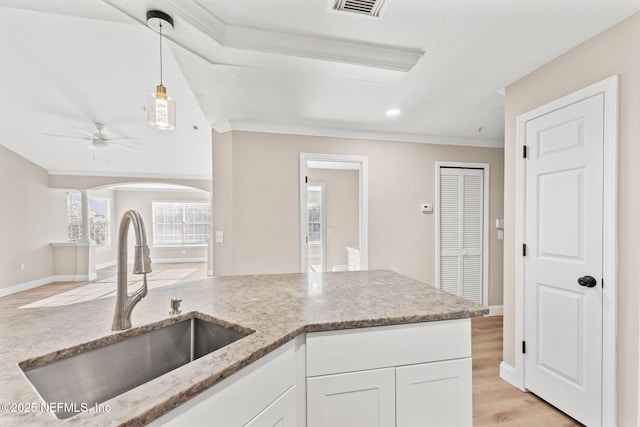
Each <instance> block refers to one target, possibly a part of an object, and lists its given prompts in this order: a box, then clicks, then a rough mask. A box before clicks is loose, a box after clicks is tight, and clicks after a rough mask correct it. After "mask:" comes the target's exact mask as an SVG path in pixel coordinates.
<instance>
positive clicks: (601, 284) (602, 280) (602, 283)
mask: <svg viewBox="0 0 640 427" xmlns="http://www.w3.org/2000/svg"><path fill="white" fill-rule="evenodd" d="M600 286H602V289H604V278H602V279H600Z"/></svg>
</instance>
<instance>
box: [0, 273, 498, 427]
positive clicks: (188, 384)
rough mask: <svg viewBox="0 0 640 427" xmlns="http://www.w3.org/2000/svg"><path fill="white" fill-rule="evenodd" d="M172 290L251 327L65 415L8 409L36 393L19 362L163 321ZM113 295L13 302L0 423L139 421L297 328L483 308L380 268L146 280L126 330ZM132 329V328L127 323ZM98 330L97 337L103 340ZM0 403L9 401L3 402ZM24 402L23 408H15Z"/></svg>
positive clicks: (446, 315) (3, 331)
mask: <svg viewBox="0 0 640 427" xmlns="http://www.w3.org/2000/svg"><path fill="white" fill-rule="evenodd" d="M172 297H177V298H180V299H182V300H183V301H182V311H183V313H185V314H188V313H190V312H193V311H196V312H200V313H203V314H204V315H206V316H212V317H215V318H217V319H221V320H222V321H225V322H230V323H234V324H238V325H241V326H243V327H245V328H249V329H252V330H254V331H255V332H254V333H252V334H251V335H249V336H247V337H244V338H242V339H240V340H238V341H236V342H234V343H232V344H230V345H228V346H226V347H223V348H222V349H220V350H218V351H215V352H213V353H210V354H208V355H206V356H204V357H202V358H200V359H197V360H195V361H194V362H192V363H189V364H187V365H184V366H182V367H180V368H178V369H175V370H174V371H171V372H169V373H167V374H165V375H163V376H161V377H159V378H156V379H154V380H152V381H150V382H148V383H146V384H143V385H141V386H139V387H137V388H135V389H133V390H130V391H128V392H126V393H124V394H121V395H120V396H117V397H115V398H113V399H110V400H108V401H107V402H105V404H108V406H109V407H110V412H96V411H95V410H94V409H89V410H88V411H87V412H82V413H79V414H78V415H75V416H73V417H71V418H68V419H66V420H57V419H55V418H54V417H53V415H52V414H50V413H47V412H44V411H40V410H36V411H35V412H31V413H29V412H24V411H17V412H11V410H12V409H17V405H19V404H22V405H32V404H35V405H37V406H38V407H39V405H40V399H39V398H38V396H37V395H36V393H35V391H34V390H33V388H32V387H31V384H30V383H29V382H28V381H27V379H26V378H25V377H24V376H23V374H22V372H21V370H20V368H19V367H18V363H19V362H23V361H25V360H28V359H32V358H36V357H39V356H43V355H47V354H49V353H52V352H56V351H58V350H64V349H68V348H72V347H75V346H78V345H79V344H83V343H88V342H92V341H95V340H100V341H99V342H101V341H113V340H114V339H117V338H118V336H114V335H118V334H129V335H131V334H132V333H135V332H137V331H138V328H140V327H142V326H145V325H148V324H150V323H154V322H162V321H166V322H170V321H171V319H169V315H168V310H169V300H170V299H171V298H172ZM114 305H115V303H114V298H103V299H98V300H94V301H89V302H83V303H78V304H72V305H67V306H62V307H48V308H40V309H31V310H24V313H23V312H21V310H17V313H16V315H14V316H9V317H8V318H5V319H4V320H3V321H2V322H0V336H1V337H2V339H1V340H0V366H1V372H2V386H1V387H0V404H2V408H1V409H2V411H0V425H2V426H14V425H16V426H17V425H20V426H25V425H47V426H49V425H53V426H87V425H96V426H98V425H99V426H116V425H126V426H139V425H144V424H146V423H147V422H149V421H151V420H153V419H155V418H157V417H159V416H160V415H162V414H164V413H166V412H167V411H169V410H170V409H171V408H174V407H175V406H177V405H179V404H180V403H182V402H184V401H186V400H188V399H189V398H190V397H193V396H194V395H196V394H197V393H199V392H201V391H202V390H205V389H207V388H209V387H211V386H212V385H213V384H215V383H217V382H219V381H221V380H222V379H224V378H226V377H228V376H230V375H232V374H233V373H235V372H237V371H238V370H240V369H242V367H244V366H246V365H248V364H249V363H251V362H253V361H255V360H257V359H259V358H260V357H262V356H264V355H265V354H267V353H269V352H270V351H272V350H274V349H275V348H277V347H278V346H280V345H282V344H284V343H286V342H288V341H289V340H291V339H293V338H294V337H295V336H297V335H298V334H300V333H303V332H315V331H326V330H335V329H349V328H361V327H368V326H383V325H395V324H402V323H414V322H429V321H436V320H448V319H460V318H468V317H473V316H480V315H483V314H487V313H488V309H487V308H486V307H483V306H480V305H478V304H475V303H473V302H471V301H468V300H465V299H462V298H458V297H456V296H453V295H450V294H448V293H445V292H442V291H440V290H438V289H435V288H433V287H432V286H429V285H427V284H424V283H421V282H418V281H415V280H412V279H409V278H407V277H405V276H402V275H400V274H397V273H394V272H392V271H387V270H373V271H354V272H335V273H319V274H313V273H312V274H308V275H307V274H272V275H260V276H229V277H214V278H209V279H204V280H197V281H193V282H185V283H178V284H175V285H171V286H167V287H161V288H155V289H150V290H149V293H148V295H147V297H146V298H144V299H143V300H142V301H141V302H140V303H139V304H138V305H137V306H136V307H135V309H134V310H133V315H132V324H133V329H132V330H129V331H123V332H112V331H111V322H112V320H113V311H114ZM132 331H133V332H132ZM103 338H104V340H103ZM7 403H9V404H16V405H13V408H9V410H7V405H6V404H7ZM22 409H23V410H24V408H22Z"/></svg>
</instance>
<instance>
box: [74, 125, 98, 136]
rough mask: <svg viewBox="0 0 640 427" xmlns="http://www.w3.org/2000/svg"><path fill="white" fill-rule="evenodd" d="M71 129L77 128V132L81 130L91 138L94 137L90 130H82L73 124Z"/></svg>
mask: <svg viewBox="0 0 640 427" xmlns="http://www.w3.org/2000/svg"><path fill="white" fill-rule="evenodd" d="M71 129H75V130H77V131H78V132H82V133H84V134H85V135H87V136H90V137H91V138H93V137H94V135H93V134H92V133H91V132H87V131H86V130H84V129H81V128H77V127H75V126H71Z"/></svg>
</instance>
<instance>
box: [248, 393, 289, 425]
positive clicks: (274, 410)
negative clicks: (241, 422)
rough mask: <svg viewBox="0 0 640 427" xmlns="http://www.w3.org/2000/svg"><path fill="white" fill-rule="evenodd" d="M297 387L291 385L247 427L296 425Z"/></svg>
mask: <svg viewBox="0 0 640 427" xmlns="http://www.w3.org/2000/svg"><path fill="white" fill-rule="evenodd" d="M296 407H297V403H296V388H295V386H294V387H291V388H290V389H289V390H287V391H286V392H285V393H284V394H283V395H282V396H280V397H279V398H278V399H277V400H276V401H275V402H273V403H272V404H271V405H269V406H267V407H266V408H265V409H264V410H263V411H262V412H260V413H259V414H258V415H256V417H255V418H254V419H252V420H251V421H249V422H248V423H247V424H246V425H245V427H296V425H297V413H296Z"/></svg>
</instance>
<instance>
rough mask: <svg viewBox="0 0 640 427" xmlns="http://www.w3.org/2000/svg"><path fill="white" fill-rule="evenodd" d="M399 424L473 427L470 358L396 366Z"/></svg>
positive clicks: (405, 426) (401, 426)
mask: <svg viewBox="0 0 640 427" xmlns="http://www.w3.org/2000/svg"><path fill="white" fill-rule="evenodd" d="M396 405H397V407H396V410H397V420H398V427H411V426H421V427H429V426H433V427H440V426H448V427H455V426H458V427H470V426H471V423H472V407H471V359H470V358H466V359H458V360H449V361H444V362H433V363H425V364H422V365H412V366H405V367H400V368H397V369H396Z"/></svg>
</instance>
